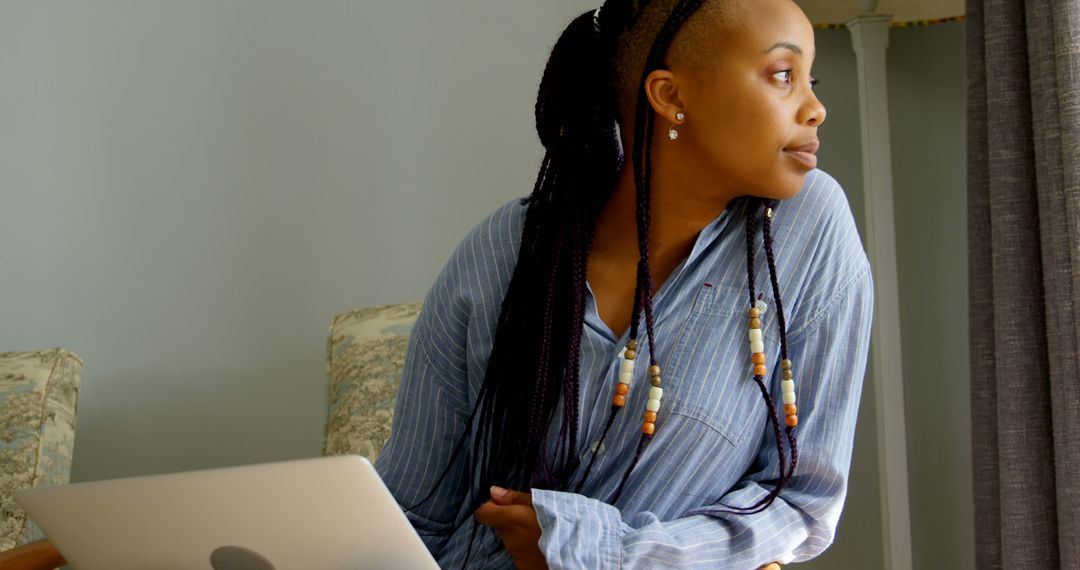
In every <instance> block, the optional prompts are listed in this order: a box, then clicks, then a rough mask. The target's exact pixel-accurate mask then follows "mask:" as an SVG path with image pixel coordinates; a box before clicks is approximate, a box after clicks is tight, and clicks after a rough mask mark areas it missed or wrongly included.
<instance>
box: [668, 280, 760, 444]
mask: <svg viewBox="0 0 1080 570" xmlns="http://www.w3.org/2000/svg"><path fill="white" fill-rule="evenodd" d="M770 316H771V315H768V314H767V313H766V315H765V316H763V318H762V328H763V329H764V330H763V332H764V337H765V353H766V355H774V354H776V352H777V351H778V350H779V343H778V341H777V335H776V334H775V332H773V333H772V334H770V333H769V327H770V326H774V327H775V323H773V319H771V318H769V317H770ZM747 331H748V317H747V294H746V291H745V290H741V289H735V288H734V287H730V286H722V285H715V284H704V285H703V286H702V288H701V289H700V291H699V292H698V294H697V297H696V298H695V300H694V304H693V307H692V308H691V310H690V313H689V315H688V316H687V318H686V321H685V322H684V323H683V325H682V327H681V330H680V331H679V333H678V340H677V341H676V343H675V345H674V347H673V349H672V352H671V357H670V360H669V363H668V364H667V366H665V367H664V368H665V369H666V373H665V375H664V376H665V378H664V385H665V386H666V387H667V389H665V391H664V400H665V402H666V403H668V404H669V405H670V408H669V409H670V411H671V413H672V414H676V415H680V416H683V417H686V418H689V419H693V420H696V421H699V422H701V423H703V424H705V425H706V426H708V427H710V428H712V429H713V430H715V431H716V432H718V433H719V434H720V435H721V436H722V437H723V438H724V439H726V440H727V441H728V442H730V443H731V444H732V445H735V444H738V443H740V441H742V440H743V439H744V437H745V436H746V435H747V434H748V433H753V434H755V436H756V434H759V433H760V428H761V426H762V422H763V420H764V418H765V412H766V407H765V402H764V400H763V399H762V395H761V390H760V388H759V387H758V385H757V383H756V382H754V379H753V364H752V363H751V361H750V346H749V338H748V334H747ZM768 358H769V360H770V361H772V360H775V358H774V357H773V356H768ZM769 366H770V370H771V366H772V364H771V362H770V365H769Z"/></svg>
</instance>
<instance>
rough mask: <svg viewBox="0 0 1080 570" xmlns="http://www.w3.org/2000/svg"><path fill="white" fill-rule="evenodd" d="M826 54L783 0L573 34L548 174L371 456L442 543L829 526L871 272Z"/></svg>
mask: <svg viewBox="0 0 1080 570" xmlns="http://www.w3.org/2000/svg"><path fill="white" fill-rule="evenodd" d="M813 58H814V37H813V29H812V27H811V26H810V24H809V22H808V21H807V19H806V17H805V16H804V15H803V13H802V12H801V10H800V9H799V8H798V7H797V6H796V5H795V4H794V3H793V2H791V1H790V0H706V1H702V0H697V1H689V0H653V1H652V2H644V1H630V0H608V1H607V2H606V3H605V4H604V6H603V7H602V8H601V9H600V10H598V11H596V12H588V13H586V14H583V15H582V16H580V17H578V18H577V19H576V20H574V22H572V23H571V24H570V26H569V27H568V28H567V30H566V31H565V32H564V33H563V35H562V36H561V37H560V39H559V41H558V43H557V44H556V45H555V47H554V49H553V50H552V54H551V58H550V61H549V63H548V65H547V68H546V70H545V72H544V78H543V80H542V82H541V85H540V94H539V97H538V101H537V106H536V115H537V130H538V132H539V135H540V139H541V142H542V143H543V145H544V147H545V149H546V155H545V158H544V162H543V165H542V167H541V171H540V174H539V176H538V179H537V184H536V187H535V188H534V191H533V193H532V194H531V195H530V197H529V198H528V199H527V200H522V201H515V202H513V203H511V204H508V205H507V206H505V207H503V208H501V209H500V210H498V211H497V212H495V214H493V215H492V216H491V217H489V218H488V219H487V220H486V221H484V222H483V223H481V224H480V225H479V226H478V227H477V228H476V229H475V230H473V232H472V233H470V234H469V236H467V237H466V238H465V240H464V241H463V242H462V244H461V245H460V246H459V247H458V249H457V250H456V251H455V253H454V254H453V256H452V257H451V259H450V261H449V262H448V264H447V265H446V267H445V269H444V270H443V271H442V273H441V274H440V275H439V277H438V279H437V280H436V282H435V284H434V286H433V287H432V289H431V291H430V293H429V294H428V296H427V299H426V301H425V305H424V309H423V311H422V313H421V315H420V318H419V320H418V322H417V324H416V328H415V329H414V332H413V335H412V339H411V345H410V349H409V354H408V357H407V362H406V368H405V372H404V376H403V379H402V387H401V393H400V397H399V401H398V408H397V411H396V414H395V425H394V432H393V436H392V437H391V439H390V441H389V443H388V444H387V447H386V449H385V450H384V451H383V454H382V455H381V457H380V458H379V461H378V464H377V467H378V469H379V471H380V473H381V474H382V476H383V478H384V480H385V481H386V483H387V485H388V486H389V487H390V489H391V491H392V492H393V493H394V495H395V496H396V497H397V499H398V501H399V502H400V503H401V504H402V505H403V506H404V507H405V508H406V511H407V512H408V516H409V518H410V520H411V521H412V523H413V524H414V526H415V527H416V528H417V530H418V532H419V533H420V534H421V536H422V538H423V539H424V540H425V542H426V544H427V545H428V547H429V548H430V549H431V551H432V553H433V554H434V555H435V556H436V558H437V559H438V560H439V562H440V564H441V565H443V566H444V567H448V568H450V567H462V566H476V567H512V566H513V565H515V564H516V565H517V566H518V567H519V568H543V567H551V568H609V567H610V568H615V567H620V568H621V567H626V568H638V567H664V568H668V567H706V568H757V567H759V566H762V565H764V564H768V563H770V562H773V561H778V562H780V563H788V562H791V561H802V560H806V559H809V558H812V557H814V556H816V555H817V554H819V553H821V552H822V551H823V550H824V549H825V548H826V547H827V546H828V545H829V544H830V543H831V541H832V538H833V536H834V533H835V529H836V524H837V521H838V519H839V515H840V511H841V508H842V505H843V500H844V496H845V493H846V489H847V472H848V468H849V465H850V459H851V447H852V439H853V431H854V425H855V418H856V412H857V408H858V401H859V397H860V393H861V387H862V383H861V382H862V376H863V372H864V369H865V364H866V353H867V346H868V342H869V333H870V319H871V305H872V296H873V294H872V284H871V278H870V271H869V265H868V263H867V260H866V256H865V253H864V252H863V250H862V247H861V244H860V241H859V238H858V236H857V234H856V231H855V228H854V224H853V223H852V219H851V214H850V211H849V209H848V206H847V202H846V200H845V198H844V195H843V193H842V191H841V189H840V188H839V186H838V185H837V184H836V182H835V181H834V180H832V179H831V178H830V177H829V176H828V175H826V174H824V173H823V172H820V171H817V170H815V167H816V155H815V153H816V150H817V147H818V142H817V128H818V127H819V126H820V125H821V123H822V121H824V119H825V109H824V107H823V106H822V105H821V103H820V101H818V99H817V97H816V96H815V95H814V92H813V91H812V85H813V83H814V80H813V79H812V77H811V75H810V67H811V64H812V62H813ZM657 125H659V128H657ZM624 148H625V149H628V151H627V152H625V155H624V151H623V149H624ZM747 344H749V349H750V350H747V348H748V346H747ZM646 359H647V361H646ZM796 401H797V402H798V403H797V404H796ZM763 404H764V405H763ZM796 436H797V437H796Z"/></svg>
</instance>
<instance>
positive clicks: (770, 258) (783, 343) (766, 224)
mask: <svg viewBox="0 0 1080 570" xmlns="http://www.w3.org/2000/svg"><path fill="white" fill-rule="evenodd" d="M765 206H766V208H768V210H767V212H768V213H767V214H766V215H765V217H764V219H763V221H762V224H761V226H762V241H763V242H764V245H765V257H766V260H767V262H768V266H769V281H770V284H771V285H772V290H773V301H774V303H775V304H776V320H777V324H778V326H779V329H780V358H781V360H787V359H788V352H787V325H786V321H785V319H784V304H783V302H782V300H781V298H780V284H779V279H778V277H777V272H776V256H775V254H774V253H773V240H772V211H773V210H775V209H776V208H777V206H778V202H776V201H767V202H765ZM760 209H761V206H760V204H759V205H758V206H757V207H756V208H753V209H750V210H749V211H748V214H747V219H746V227H747V234H746V235H747V239H746V250H747V276H748V279H749V283H750V285H749V287H750V300H751V303H753V301H754V296H755V293H756V291H755V286H754V247H753V243H754V239H753V238H754V237H755V235H754V233H755V232H754V230H753V222H754V220H755V219H756V218H757V211H759V210H760ZM754 381H755V382H756V383H757V385H758V387H759V388H760V390H761V395H762V398H763V399H764V400H765V405H766V406H767V407H768V409H769V423H770V424H771V425H772V427H773V432H774V435H775V436H776V451H777V454H778V455H779V456H780V473H779V479H778V480H777V483H776V486H775V487H774V488H773V489H772V491H770V492H769V493H768V494H767V495H765V497H763V498H762V499H761V500H759V501H758V502H757V503H755V504H753V505H751V506H749V507H732V506H730V505H727V504H724V505H723V506H724V507H727V508H728V509H731V510H729V511H727V512H729V513H734V514H746V515H749V514H754V513H759V512H761V511H763V510H765V509H767V508H769V506H770V505H772V503H773V501H774V500H776V497H778V496H779V495H780V491H781V490H782V489H783V488H784V487H785V486H786V485H787V483H788V481H790V480H791V478H792V476H794V473H795V466H796V464H797V463H798V461H799V452H798V443H797V442H796V439H795V433H794V431H795V428H794V427H792V426H787V427H786V428H785V431H786V436H787V441H788V445H789V446H790V448H791V464H790V467H789V468H788V469H787V471H786V472H785V464H786V463H787V462H786V458H785V457H784V446H783V440H784V435H782V434H781V430H780V420H779V414H778V413H777V411H776V403H775V402H774V401H773V399H772V397H771V396H770V395H769V392H768V390H767V389H766V387H765V382H764V379H763V378H761V377H758V376H755V377H754Z"/></svg>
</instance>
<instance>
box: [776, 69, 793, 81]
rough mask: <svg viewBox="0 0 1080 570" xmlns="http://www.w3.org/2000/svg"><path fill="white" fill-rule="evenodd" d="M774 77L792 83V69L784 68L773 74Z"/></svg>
mask: <svg viewBox="0 0 1080 570" xmlns="http://www.w3.org/2000/svg"><path fill="white" fill-rule="evenodd" d="M773 77H775V78H776V79H778V80H780V81H781V82H782V83H790V82H791V70H790V69H784V70H781V71H777V72H776V73H774V74H773Z"/></svg>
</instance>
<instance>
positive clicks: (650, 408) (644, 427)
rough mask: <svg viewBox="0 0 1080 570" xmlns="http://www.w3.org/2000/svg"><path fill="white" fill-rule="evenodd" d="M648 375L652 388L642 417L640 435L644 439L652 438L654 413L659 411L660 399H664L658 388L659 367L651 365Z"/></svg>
mask: <svg viewBox="0 0 1080 570" xmlns="http://www.w3.org/2000/svg"><path fill="white" fill-rule="evenodd" d="M649 375H650V376H652V388H649V399H648V400H647V401H646V402H645V415H643V416H642V418H641V419H642V420H643V421H642V423H641V433H642V434H644V435H645V436H646V437H652V435H653V433H654V432H655V431H656V413H657V412H659V411H660V399H661V398H663V397H664V389H663V388H661V387H660V384H661V381H660V367H659V366H658V365H656V364H653V365H652V366H650V367H649Z"/></svg>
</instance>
